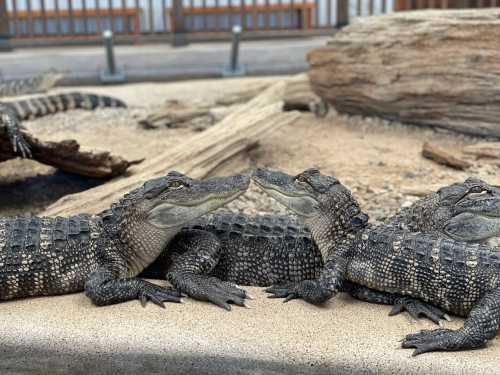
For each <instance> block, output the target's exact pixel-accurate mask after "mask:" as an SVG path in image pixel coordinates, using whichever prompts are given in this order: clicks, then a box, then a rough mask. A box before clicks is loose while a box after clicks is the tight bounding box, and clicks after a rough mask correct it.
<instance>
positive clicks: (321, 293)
mask: <svg viewBox="0 0 500 375" xmlns="http://www.w3.org/2000/svg"><path fill="white" fill-rule="evenodd" d="M253 179H254V181H255V182H256V183H257V185H258V186H260V187H261V188H262V189H263V190H264V191H265V192H266V193H268V194H269V195H270V196H271V197H273V198H274V199H276V200H277V201H278V202H280V203H282V204H284V205H285V206H286V207H288V208H289V209H291V210H292V211H294V212H295V213H296V214H297V215H298V216H299V217H300V218H301V220H302V222H303V223H304V224H305V225H307V226H308V227H309V228H310V230H311V233H312V237H313V238H314V241H315V242H316V244H317V245H318V248H319V249H320V252H321V254H322V256H323V258H324V259H325V264H324V267H323V270H322V272H321V275H320V277H319V278H318V279H316V280H303V281H300V282H296V283H286V284H281V285H274V286H273V287H271V288H270V289H269V291H270V293H272V294H273V295H274V296H276V297H279V298H285V299H286V300H291V299H295V298H302V299H304V300H305V301H307V302H310V303H313V304H321V303H324V302H325V301H327V300H329V299H330V298H332V297H333V296H335V295H336V294H337V293H338V292H339V291H341V290H342V287H343V284H344V283H345V282H346V281H347V282H350V283H355V284H358V285H363V286H366V287H368V288H371V289H373V290H377V291H380V292H383V293H397V294H402V295H405V296H409V297H411V298H416V299H419V300H421V301H424V302H425V303H430V304H432V305H435V306H436V307H438V308H440V309H443V310H445V311H448V312H450V313H452V314H455V315H459V316H463V317H465V318H466V319H465V322H464V325H463V327H462V328H460V329H458V330H451V329H445V328H439V329H435V330H423V331H420V332H418V333H415V334H410V335H407V336H406V337H405V338H404V339H403V341H402V347H403V348H415V350H414V352H413V355H418V354H421V353H425V352H432V351H439V350H441V351H453V350H464V349H473V348H479V347H482V346H484V345H486V343H487V341H488V340H490V339H492V338H494V337H495V335H496V332H497V330H498V328H499V324H500V254H499V253H498V252H494V251H493V250H492V249H491V248H490V247H488V246H485V245H481V244H468V243H466V242H461V241H456V240H453V239H450V238H447V237H445V236H442V235H438V234H436V233H426V232H410V231H407V230H404V229H400V228H397V227H394V226H391V225H384V224H382V225H378V226H374V225H371V224H369V223H368V219H369V218H368V215H367V214H366V213H364V212H363V211H362V210H361V209H360V207H359V204H358V202H357V201H356V199H355V198H354V197H353V196H352V195H351V192H350V191H349V190H348V189H347V188H346V187H345V186H343V185H342V184H341V183H340V182H339V181H338V180H337V179H336V178H334V177H332V176H326V175H322V174H321V173H320V172H319V170H317V169H308V170H305V171H304V172H302V173H300V174H298V175H297V176H291V175H288V174H286V173H283V172H275V171H270V170H267V169H259V170H257V172H256V173H255V174H254V176H253Z"/></svg>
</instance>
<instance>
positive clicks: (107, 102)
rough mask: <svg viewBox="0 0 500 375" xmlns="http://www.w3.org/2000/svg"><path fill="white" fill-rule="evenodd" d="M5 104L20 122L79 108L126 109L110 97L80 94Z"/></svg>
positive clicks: (59, 95)
mask: <svg viewBox="0 0 500 375" xmlns="http://www.w3.org/2000/svg"><path fill="white" fill-rule="evenodd" d="M3 104H4V105H6V106H8V107H10V108H12V109H13V110H14V111H15V113H16V115H17V117H18V119H19V120H27V119H30V118H35V117H42V116H46V115H49V114H52V113H57V112H64V111H67V110H70V109H77V108H79V109H88V110H93V109H95V108H98V107H126V104H125V103H124V102H122V101H121V100H119V99H115V98H112V97H110V96H104V95H96V94H86V93H80V92H70V93H64V94H57V95H48V96H40V97H35V98H30V99H26V100H17V101H13V102H4V103H3Z"/></svg>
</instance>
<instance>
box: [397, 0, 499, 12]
mask: <svg viewBox="0 0 500 375" xmlns="http://www.w3.org/2000/svg"><path fill="white" fill-rule="evenodd" d="M498 5H500V1H497V0H396V4H395V10H396V11H404V10H418V9H463V8H491V7H496V6H498Z"/></svg>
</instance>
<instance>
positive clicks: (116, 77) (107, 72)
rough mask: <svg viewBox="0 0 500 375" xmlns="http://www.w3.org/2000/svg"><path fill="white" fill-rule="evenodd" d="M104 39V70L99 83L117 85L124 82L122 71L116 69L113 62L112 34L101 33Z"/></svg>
mask: <svg viewBox="0 0 500 375" xmlns="http://www.w3.org/2000/svg"><path fill="white" fill-rule="evenodd" d="M102 37H103V39H104V47H105V49H106V69H104V70H103V71H102V72H101V82H103V83H118V82H124V81H125V74H123V71H121V70H119V69H117V67H116V62H115V53H114V49H113V32H112V31H111V30H105V31H104V32H103V33H102Z"/></svg>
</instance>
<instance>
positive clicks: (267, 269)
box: [142, 179, 500, 323]
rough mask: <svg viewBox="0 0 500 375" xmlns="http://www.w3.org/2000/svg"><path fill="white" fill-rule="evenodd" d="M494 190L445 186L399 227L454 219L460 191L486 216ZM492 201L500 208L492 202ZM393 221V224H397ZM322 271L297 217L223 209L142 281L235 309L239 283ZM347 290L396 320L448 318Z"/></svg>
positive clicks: (180, 238) (186, 232) (180, 240)
mask: <svg viewBox="0 0 500 375" xmlns="http://www.w3.org/2000/svg"><path fill="white" fill-rule="evenodd" d="M494 189H495V188H494V187H492V186H490V185H489V184H487V183H486V182H484V181H481V180H478V179H467V180H466V181H464V182H463V183H457V184H453V185H451V186H448V187H444V188H442V189H440V190H439V191H438V192H437V193H433V194H431V195H430V196H429V197H426V198H424V199H422V200H419V201H417V202H416V203H415V204H414V205H413V206H412V207H415V208H416V207H419V208H421V209H420V210H417V209H415V210H410V211H409V214H408V215H407V216H404V215H402V214H401V213H400V214H398V216H397V217H398V222H397V223H398V225H424V224H425V223H426V221H425V220H421V217H420V216H418V215H415V214H414V213H422V215H423V213H426V214H427V213H432V212H437V213H439V218H444V217H447V218H448V219H453V217H454V216H453V215H454V212H455V209H454V204H456V203H459V202H458V201H459V200H458V199H454V196H455V195H456V192H457V191H461V194H460V203H464V202H468V201H469V200H472V202H473V203H474V204H469V206H470V207H473V208H474V212H475V213H477V214H478V215H484V216H486V215H488V214H489V213H490V211H491V209H492V208H495V209H498V208H499V207H500V194H498V195H497V196H495V195H492V194H493V193H490V192H492V191H494ZM480 193H484V194H481V195H480V197H483V199H484V200H485V204H483V203H482V202H483V201H482V200H481V199H479V198H478V197H476V195H478V194H480ZM430 198H432V199H430ZM494 199H496V201H495V200H494ZM492 202H494V203H495V204H493V205H492ZM458 211H460V210H458ZM410 213H412V214H411V215H410ZM432 218H433V217H432V216H431V217H430V219H432ZM389 221H390V222H394V220H393V219H390V220H389ZM443 222H444V220H440V221H438V220H434V221H433V223H439V224H442V223H443ZM400 223H404V224H400ZM457 223H459V221H457ZM394 225H395V224H394ZM441 228H442V225H437V224H435V226H434V228H433V229H434V230H439V229H441ZM477 229H478V230H481V229H482V227H480V228H477ZM491 234H492V235H494V234H496V232H492V233H491ZM471 235H474V233H473V232H472V233H471ZM472 237H473V236H471V238H472ZM322 267H323V259H322V256H321V253H320V252H319V250H318V247H317V246H316V244H315V243H314V241H312V239H311V234H310V232H309V230H308V228H307V227H305V226H304V225H302V224H300V223H299V222H298V221H297V220H295V219H293V218H292V217H288V216H272V215H263V216H255V217H252V216H248V215H243V214H235V213H227V212H225V213H214V214H211V215H208V216H204V217H202V218H199V219H197V220H195V221H194V222H192V223H191V224H190V225H189V226H187V227H185V228H183V230H182V231H181V232H180V233H179V234H178V235H176V236H175V237H174V239H173V240H172V241H171V242H170V243H169V245H168V247H167V249H166V251H164V252H163V253H162V255H161V256H160V257H159V258H158V259H157V260H156V261H155V262H154V263H153V264H152V265H151V266H150V267H148V268H147V269H146V270H145V271H144V272H143V274H142V276H143V277H148V278H157V279H164V278H166V279H167V280H169V281H170V282H171V283H172V284H173V285H174V286H176V287H177V288H178V289H179V290H180V291H181V292H183V293H186V294H187V295H189V296H190V297H193V298H196V299H199V300H203V301H210V302H212V303H214V304H216V305H218V306H220V307H223V308H225V309H227V310H230V309H231V307H230V305H229V303H230V302H233V303H234V302H235V301H236V302H238V303H237V304H241V303H242V301H241V298H242V296H244V295H245V294H244V293H242V292H241V290H239V289H237V288H236V289H235V285H234V284H233V283H236V284H239V285H252V286H270V285H273V284H277V283H283V282H287V281H288V282H298V281H301V280H306V279H315V278H317V277H319V275H320V273H321V270H322ZM231 284H232V285H231ZM228 288H229V289H228ZM343 291H345V292H348V293H349V294H351V296H353V297H355V298H358V299H361V300H364V301H368V302H376V303H384V304H391V305H393V306H394V308H393V310H392V311H391V315H394V314H396V313H399V312H401V311H403V310H407V311H408V312H409V313H410V315H411V316H412V317H414V318H415V319H417V318H418V317H420V316H424V317H427V318H429V319H430V320H432V321H433V322H435V323H439V322H440V320H441V319H442V318H447V315H446V314H445V313H443V312H441V311H440V310H438V309H436V308H435V307H433V306H426V305H425V304H423V303H421V302H420V301H418V300H414V299H411V298H407V297H403V296H401V295H396V294H388V293H385V294H384V293H379V292H376V291H372V290H370V289H369V288H366V287H363V286H361V285H355V284H349V285H346V286H345V288H344V290H343Z"/></svg>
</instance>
